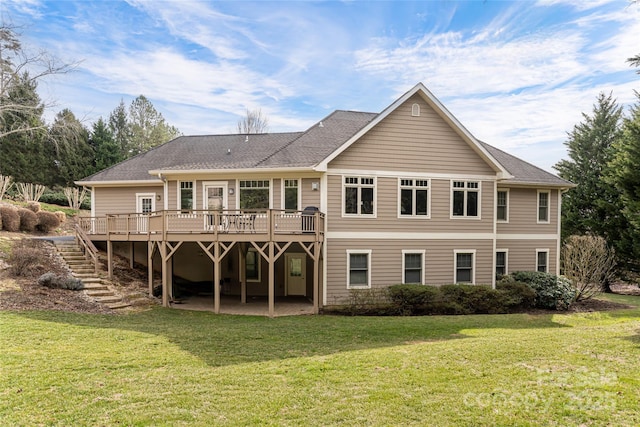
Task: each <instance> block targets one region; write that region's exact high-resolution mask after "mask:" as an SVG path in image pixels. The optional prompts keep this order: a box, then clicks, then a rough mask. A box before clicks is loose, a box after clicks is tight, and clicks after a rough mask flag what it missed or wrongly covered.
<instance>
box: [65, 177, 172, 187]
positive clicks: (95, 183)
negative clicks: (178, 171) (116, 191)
mask: <svg viewBox="0 0 640 427" xmlns="http://www.w3.org/2000/svg"><path fill="white" fill-rule="evenodd" d="M74 184H76V185H83V186H85V187H135V186H140V185H159V186H160V185H163V182H162V180H160V179H144V180H133V181H74Z"/></svg>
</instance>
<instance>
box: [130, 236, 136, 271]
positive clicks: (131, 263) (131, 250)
mask: <svg viewBox="0 0 640 427" xmlns="http://www.w3.org/2000/svg"><path fill="white" fill-rule="evenodd" d="M133 245H134V243H133V242H131V243H129V268H133V264H135V253H136V252H135V250H134V247H133Z"/></svg>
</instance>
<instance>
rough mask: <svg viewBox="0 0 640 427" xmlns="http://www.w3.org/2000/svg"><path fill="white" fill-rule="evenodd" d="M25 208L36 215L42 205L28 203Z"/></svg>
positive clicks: (32, 202)
mask: <svg viewBox="0 0 640 427" xmlns="http://www.w3.org/2000/svg"><path fill="white" fill-rule="evenodd" d="M25 207H26V208H27V209H29V210H30V211H31V212H33V213H36V212H38V211H39V210H40V203H38V202H34V201H31V202H27V205H26V206H25Z"/></svg>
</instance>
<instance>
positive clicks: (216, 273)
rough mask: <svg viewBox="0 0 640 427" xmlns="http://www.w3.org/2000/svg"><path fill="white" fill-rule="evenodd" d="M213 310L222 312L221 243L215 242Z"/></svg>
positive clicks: (217, 312)
mask: <svg viewBox="0 0 640 427" xmlns="http://www.w3.org/2000/svg"><path fill="white" fill-rule="evenodd" d="M213 312H214V313H215V314H219V313H220V243H218V242H217V241H216V242H214V244H213Z"/></svg>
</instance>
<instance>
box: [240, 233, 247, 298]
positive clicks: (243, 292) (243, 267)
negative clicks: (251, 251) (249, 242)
mask: <svg viewBox="0 0 640 427" xmlns="http://www.w3.org/2000/svg"><path fill="white" fill-rule="evenodd" d="M238 248H239V249H238V252H239V254H240V256H239V258H240V266H239V267H238V268H240V271H239V272H238V278H239V279H240V303H241V304H246V303H247V280H246V277H245V275H246V272H247V254H246V253H245V250H246V245H238Z"/></svg>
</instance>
